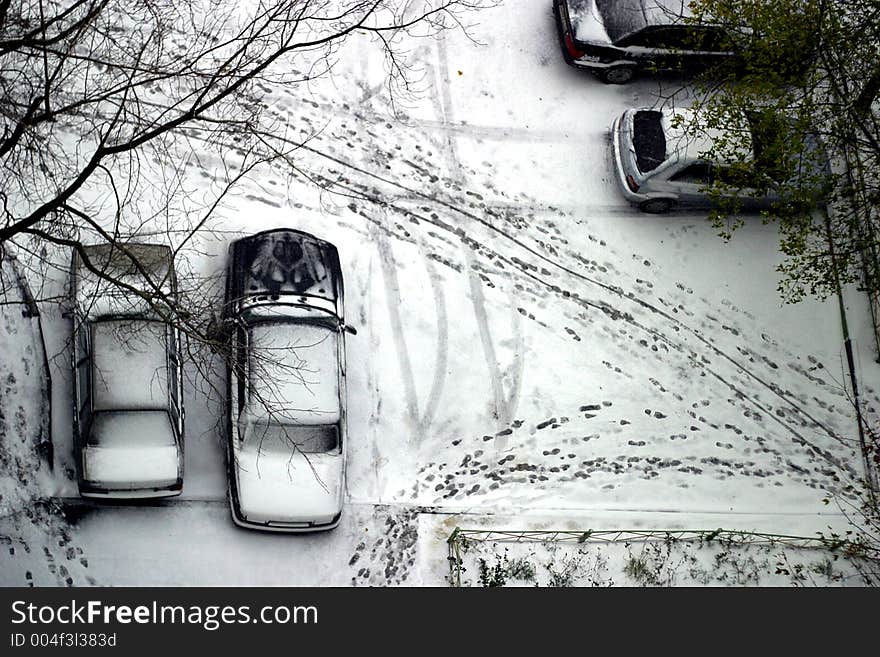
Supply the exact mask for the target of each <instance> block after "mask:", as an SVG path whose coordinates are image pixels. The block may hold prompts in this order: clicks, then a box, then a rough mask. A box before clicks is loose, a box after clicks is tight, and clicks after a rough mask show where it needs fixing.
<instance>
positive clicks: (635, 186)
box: [626, 174, 639, 192]
mask: <svg viewBox="0 0 880 657" xmlns="http://www.w3.org/2000/svg"><path fill="white" fill-rule="evenodd" d="M626 186H627V187H629V188H630V190H631V191H633V192H637V191H639V183H637V182H636V179H635V178H633V177H632V174H627V176H626Z"/></svg>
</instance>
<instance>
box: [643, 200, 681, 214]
mask: <svg viewBox="0 0 880 657" xmlns="http://www.w3.org/2000/svg"><path fill="white" fill-rule="evenodd" d="M673 205H675V204H674V203H673V202H672V201H671V200H670V199H668V198H652V199H648V200H647V201H644V202H642V203H641V204H640V205H639V210H641V211H642V212H649V213H651V214H663V213H664V212H669V211H670V210H671V209H672V206H673Z"/></svg>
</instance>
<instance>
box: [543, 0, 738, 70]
mask: <svg viewBox="0 0 880 657" xmlns="http://www.w3.org/2000/svg"><path fill="white" fill-rule="evenodd" d="M553 11H554V14H555V15H556V24H557V27H558V29H559V38H560V43H561V45H562V54H563V57H564V58H565V60H566V62H568V63H569V64H571V65H572V66H575V67H577V68H583V69H587V70H589V71H592V72H593V73H595V74H596V75H597V76H598V77H599V78H600V79H601V80H602V81H603V82H606V83H611V84H624V83H626V82H629V81H630V80H632V79H633V78H634V77H635V76H636V75H637V74H639V73H641V72H656V71H674V72H681V73H693V72H696V71H701V70H706V69H707V68H710V67H712V66H715V65H717V64H719V63H722V62H725V61H729V60H730V59H731V58H732V57H735V56H736V53H735V51H734V50H733V48H732V46H731V40H730V38H729V37H728V34H727V33H726V32H725V30H724V29H723V28H722V27H721V26H719V25H712V24H708V23H698V22H696V21H695V20H693V12H692V10H691V8H690V6H689V1H688V0H553Z"/></svg>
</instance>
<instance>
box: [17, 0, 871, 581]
mask: <svg viewBox="0 0 880 657" xmlns="http://www.w3.org/2000/svg"><path fill="white" fill-rule="evenodd" d="M478 20H479V25H477V26H476V27H474V28H473V30H472V33H471V34H472V36H473V37H474V38H475V40H476V41H477V42H478V43H474V42H473V41H471V40H469V39H467V38H465V37H464V36H462V35H461V34H458V33H450V34H448V35H447V36H446V37H445V38H444V39H438V40H432V41H422V42H414V43H413V47H414V48H415V49H416V52H415V53H414V54H415V56H416V58H417V59H418V60H419V61H420V62H421V63H422V64H423V65H424V67H425V69H424V70H425V76H424V78H423V80H422V89H421V93H420V95H419V97H418V98H416V99H413V100H411V101H409V103H408V104H406V105H405V106H403V107H402V108H400V107H398V113H397V114H395V112H394V111H393V108H392V106H391V104H390V103H389V101H388V98H387V96H386V95H385V94H384V93H383V91H382V88H381V81H382V67H381V62H380V61H379V60H376V61H374V60H373V59H371V58H369V57H366V56H365V55H366V53H367V52H369V51H367V50H366V49H365V50H361V51H353V50H350V51H349V52H348V53H344V54H343V59H342V60H341V61H340V62H339V65H338V67H337V70H336V72H335V74H334V76H333V77H332V79H325V80H318V81H315V82H314V83H313V84H312V85H311V87H310V88H309V89H308V90H306V89H305V88H304V87H295V88H293V87H287V88H282V87H276V88H270V87H266V88H264V89H263V91H264V92H265V96H264V98H263V101H264V102H265V103H266V104H267V105H268V106H269V107H270V109H271V112H272V113H273V115H274V116H275V118H276V119H277V120H278V121H279V122H280V123H281V124H283V125H287V127H288V130H289V131H290V134H291V135H292V136H293V135H296V136H300V137H304V136H307V135H309V134H312V133H315V132H316V131H317V134H316V135H315V136H314V137H313V138H312V139H311V140H310V141H309V142H308V147H307V148H306V149H301V150H300V151H298V153H297V158H299V162H301V163H302V165H303V167H304V168H306V169H310V170H312V171H315V170H320V172H321V173H322V174H323V175H324V176H325V177H327V178H332V179H334V180H336V181H337V189H340V190H344V189H348V190H350V191H351V192H352V194H351V196H350V197H346V196H342V195H333V194H328V193H326V192H323V193H322V192H319V191H318V190H317V189H316V188H315V187H314V186H313V185H311V184H310V183H309V182H308V181H307V180H306V179H305V178H304V177H302V176H301V175H300V174H298V173H290V172H287V171H281V170H280V168H270V167H263V168H262V169H261V170H259V171H256V172H255V173H254V175H253V176H252V177H251V179H249V180H248V181H246V182H245V183H243V185H242V186H241V187H240V188H239V189H238V191H237V192H236V193H235V194H234V195H233V196H231V197H229V198H228V199H227V200H226V202H225V204H224V206H223V207H222V208H221V209H220V211H219V213H218V218H217V219H216V220H215V223H214V227H215V228H216V229H217V232H216V233H215V234H213V235H210V236H208V235H206V236H204V237H203V238H202V240H201V243H199V244H195V245H193V250H192V252H191V253H190V254H189V259H188V264H187V266H189V267H191V268H192V269H194V270H196V271H198V272H200V273H217V274H220V273H222V271H223V267H224V264H225V262H224V255H225V252H226V247H227V244H228V241H229V240H231V239H233V238H234V237H235V236H236V235H238V234H242V233H248V232H255V231H258V230H262V229H266V228H271V227H277V226H288V227H294V228H298V229H302V230H306V231H310V232H313V233H315V234H316V235H319V236H320V237H322V238H324V239H327V240H329V241H331V242H333V243H335V244H336V245H337V247H338V248H339V252H340V256H341V259H342V267H343V271H344V275H345V281H346V288H347V289H346V305H347V319H348V321H349V322H350V323H352V324H354V325H355V326H356V327H357V328H358V335H357V336H355V337H350V338H349V339H348V343H347V344H348V347H347V349H348V423H349V425H348V426H349V444H348V458H349V461H348V482H347V500H348V502H347V505H346V511H345V513H344V517H343V521H342V524H341V525H340V527H339V528H338V529H336V530H334V531H333V532H331V533H328V534H324V535H318V536H306V537H303V536H295V537H290V536H266V535H263V534H259V533H254V532H248V531H243V530H238V529H235V528H234V527H233V525H232V522H231V520H230V518H229V513H228V509H227V507H226V504H225V491H226V479H225V469H224V460H223V459H224V456H223V441H224V436H223V435H222V433H221V432H220V431H219V428H218V427H219V426H220V425H219V424H218V413H219V412H220V408H221V407H220V405H219V400H217V399H216V398H215V399H213V400H212V399H209V398H208V397H207V396H206V395H205V394H204V391H205V390H207V389H210V386H209V385H205V382H204V381H200V380H196V379H197V375H196V373H195V368H194V367H191V368H190V370H191V373H190V378H191V386H190V389H189V391H188V395H187V398H186V400H185V403H186V409H187V436H186V463H185V484H184V492H183V495H182V496H181V497H180V498H179V499H175V500H172V501H167V502H163V503H159V504H155V505H149V506H134V507H131V506H125V505H112V506H96V505H92V504H87V503H84V502H80V501H78V500H77V499H76V482H75V478H74V477H73V453H72V443H71V435H70V407H69V404H68V403H67V400H69V399H70V394H71V390H70V385H71V384H70V377H69V373H68V372H67V371H66V368H67V362H68V361H67V359H66V357H63V356H61V357H58V358H56V359H55V360H53V400H54V402H55V403H54V405H53V409H52V419H53V442H54V448H55V469H54V472H55V478H54V481H53V484H52V485H51V488H52V490H47V491H45V492H47V493H51V494H52V495H54V496H56V497H58V498H60V499H62V500H63V504H64V507H65V509H66V512H67V514H68V515H67V517H68V523H69V527H67V528H66V531H67V532H68V533H69V536H68V538H67V541H66V543H65V545H64V546H63V547H61V548H59V549H57V550H55V549H53V550H50V552H51V554H49V553H48V552H47V553H46V554H43V553H41V552H39V551H36V550H31V551H30V552H27V551H25V550H21V549H19V550H15V551H14V553H6V552H4V553H3V554H2V556H0V583H3V584H24V583H25V582H26V581H31V580H27V579H26V574H25V573H29V574H30V577H31V578H32V581H35V582H36V583H37V584H55V583H62V582H64V581H66V579H67V577H70V579H71V580H72V582H73V583H74V584H87V583H91V584H108V585H112V584H147V585H150V584H224V583H228V584H242V585H244V584H310V585H323V584H327V585H330V584H347V583H356V584H357V583H363V584H373V585H383V584H404V583H406V584H428V585H443V584H445V583H446V580H445V576H446V574H447V572H448V568H447V565H446V560H445V557H446V546H445V543H444V542H443V539H444V537H445V536H446V535H448V533H449V532H451V530H452V529H453V528H454V527H455V526H463V527H465V526H468V525H469V524H471V525H479V526H481V527H486V526H493V527H496V528H504V529H529V528H534V527H538V526H540V527H543V528H554V527H555V528H570V527H581V528H593V529H613V528H620V527H625V526H632V527H641V528H662V529H668V528H681V527H688V528H699V527H705V528H714V527H725V528H728V529H744V530H761V531H765V532H785V533H799V534H805V535H810V534H812V533H814V532H816V531H821V530H823V529H825V528H826V527H827V526H829V525H832V526H835V527H842V526H843V524H844V523H843V521H842V519H841V518H840V517H839V516H838V515H836V514H834V513H833V507H828V506H826V505H824V504H823V503H822V498H823V497H824V493H823V489H824V488H826V487H829V486H833V484H834V481H835V478H836V477H837V476H838V475H839V474H841V473H845V472H856V473H857V472H858V471H859V468H860V460H859V458H858V453H857V451H856V450H855V439H856V423H855V417H854V415H855V414H854V411H853V408H852V405H851V403H850V402H849V401H848V398H847V393H846V389H845V388H846V385H845V381H847V378H846V374H845V372H846V370H845V368H844V361H843V359H842V357H843V337H842V332H841V323H840V316H839V312H838V306H837V301H836V300H834V299H832V300H828V301H827V302H825V303H820V302H817V301H807V302H804V303H802V304H799V305H796V306H783V305H782V304H781V303H780V301H779V298H778V295H777V291H776V285H777V278H778V277H777V274H776V272H775V270H774V268H775V266H776V265H777V264H778V262H779V256H778V253H777V249H776V247H777V244H776V232H775V229H774V228H773V227H772V226H765V225H762V224H761V222H760V220H759V219H756V218H752V219H750V220H749V221H748V222H747V225H746V226H745V227H744V228H743V229H741V230H740V231H739V232H738V233H737V234H736V235H735V237H734V239H733V240H732V241H731V242H730V243H724V242H723V241H722V240H721V239H719V238H718V237H717V236H716V234H715V230H714V229H713V228H712V227H711V226H710V225H709V224H708V222H707V221H706V220H705V218H704V216H702V215H700V214H680V215H670V216H660V217H658V216H652V215H644V214H641V213H639V212H638V211H637V210H635V209H634V208H632V207H630V206H629V205H627V204H626V203H625V202H624V201H623V199H622V198H621V197H620V195H619V192H618V190H617V189H616V188H615V186H614V181H613V178H612V175H611V171H610V164H609V159H608V143H607V137H606V135H607V129H608V126H609V124H610V123H611V121H612V119H613V118H614V117H615V116H616V115H617V114H618V113H620V112H622V111H623V110H624V109H625V108H626V107H629V106H641V105H653V104H654V103H656V102H657V98H658V94H659V93H660V91H661V90H660V88H659V86H658V83H657V82H656V81H651V80H640V81H636V82H635V83H632V84H630V85H626V86H619V87H618V86H605V85H602V84H601V83H600V82H598V81H597V80H596V79H594V78H592V77H591V76H589V75H587V74H584V73H583V72H580V71H576V70H574V69H572V68H570V67H568V66H566V64H565V63H564V61H563V60H562V56H561V54H560V52H559V46H558V41H557V36H556V32H555V26H554V23H553V17H552V14H551V11H550V2H549V0H548V1H543V0H542V1H541V2H535V1H533V0H506V1H505V2H504V3H503V4H502V5H501V6H500V7H498V8H497V9H493V10H490V11H487V12H485V13H483V14H481V15H480V16H478ZM664 84H666V85H673V86H674V85H675V84H676V83H675V82H674V81H669V80H667V81H665V83H664ZM665 91H666V92H668V91H669V89H668V88H667V89H666V90H665ZM192 137H193V143H197V142H198V132H197V131H193V134H192ZM196 155H197V156H196V157H191V158H189V159H188V160H187V162H188V169H187V176H188V178H189V179H190V180H191V181H196V182H197V181H199V180H210V179H212V178H213V177H215V176H217V175H218V173H219V172H220V171H221V170H222V167H223V164H224V163H222V162H215V161H211V160H210V159H209V158H207V157H198V153H197V154H196ZM229 157H230V160H229V161H230V162H232V161H233V160H234V158H235V154H234V153H230V155H229ZM227 164H228V162H227ZM846 301H847V312H848V320H849V323H850V330H851V331H852V332H853V334H854V337H855V338H856V341H857V346H858V349H859V366H860V374H861V376H862V380H861V383H862V390H861V392H862V394H863V395H864V396H865V397H866V399H867V401H868V403H869V404H870V405H872V406H875V407H878V406H880V404H878V401H877V394H878V387H877V386H878V384H880V382H878V376H877V374H878V370H877V368H878V366H877V365H876V363H875V362H874V359H875V354H874V353H873V351H872V350H873V344H872V338H871V334H870V322H869V319H868V316H867V313H868V308H867V301H866V299H865V298H864V297H863V295H861V294H860V293H858V292H856V291H854V290H849V291H847V299H846ZM44 328H45V331H46V339H47V342H48V351H49V352H50V354H52V353H60V352H61V350H62V349H63V348H64V345H65V343H66V340H67V339H68V338H69V331H70V327H69V325H68V322H67V321H66V320H63V319H62V318H61V317H60V314H59V312H58V310H57V309H53V308H51V307H46V308H45V309H44ZM219 381H220V378H219V376H218V378H217V379H216V380H212V381H210V382H208V383H211V384H218V383H219ZM4 439H5V437H4ZM603 524H604V526H602V525H603ZM8 525H9V522H8V521H7V520H6V519H0V533H4V534H12V533H14V531H15V530H14V528H10V527H9V526H8ZM23 540H25V539H23ZM65 559H67V561H68V562H69V566H70V567H69V568H68V569H67V571H66V572H67V573H68V575H65V577H63V578H59V577H58V574H57V572H58V571H57V569H56V568H55V567H54V565H53V566H52V567H49V565H50V564H54V562H57V561H59V560H61V561H63V560H65ZM74 565H75V567H74Z"/></svg>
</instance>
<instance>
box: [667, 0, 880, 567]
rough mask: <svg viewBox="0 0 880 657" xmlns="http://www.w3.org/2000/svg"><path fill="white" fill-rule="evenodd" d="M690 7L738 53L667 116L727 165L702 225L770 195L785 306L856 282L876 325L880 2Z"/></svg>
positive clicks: (845, 505)
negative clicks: (688, 108)
mask: <svg viewBox="0 0 880 657" xmlns="http://www.w3.org/2000/svg"><path fill="white" fill-rule="evenodd" d="M690 7H691V9H692V12H693V16H692V17H691V18H689V19H688V20H693V21H695V22H709V23H715V24H720V25H721V26H723V27H724V28H725V32H726V33H727V34H728V35H729V38H730V40H731V44H730V45H731V49H732V50H734V51H735V52H736V53H737V56H736V57H735V58H731V60H730V61H729V62H727V63H725V64H723V65H721V66H720V67H717V68H715V69H713V70H711V71H709V72H708V73H707V74H706V75H705V76H704V77H703V78H702V79H700V80H699V81H698V84H697V85H696V91H697V93H696V100H695V102H694V104H693V108H692V110H693V111H692V112H687V113H684V114H682V115H681V118H680V119H678V120H679V123H680V124H681V126H680V127H681V129H683V130H684V131H685V132H686V133H690V136H691V137H693V138H699V137H701V136H705V135H706V133H712V134H713V136H716V137H718V138H717V139H716V140H715V141H714V143H712V142H711V141H709V140H707V142H706V143H712V145H711V146H709V147H708V149H707V150H706V151H705V152H704V154H705V157H706V159H708V160H710V161H713V162H720V163H725V164H726V165H727V166H723V167H719V170H720V169H722V168H723V170H724V175H717V176H716V177H714V179H713V180H711V181H708V182H707V183H706V190H707V191H708V193H709V194H710V195H711V196H713V197H714V199H715V201H716V205H715V209H714V210H713V211H712V213H711V219H712V221H713V222H714V223H715V225H716V226H717V227H718V228H719V230H720V232H721V233H722V235H725V236H730V235H731V234H732V232H733V231H734V230H736V229H737V228H738V227H739V226H741V225H742V223H743V222H742V219H740V218H739V216H738V214H739V211H740V210H741V209H742V205H743V202H744V200H746V199H748V198H749V197H750V196H758V195H765V194H768V193H771V194H773V195H775V197H776V199H777V200H776V201H775V202H774V203H773V205H772V207H771V208H770V209H769V210H766V211H765V212H764V215H765V220H766V221H775V222H777V223H778V225H779V228H780V250H781V252H782V253H783V254H784V256H785V259H784V261H783V262H782V264H781V265H780V266H779V270H780V273H781V282H780V286H779V290H780V293H781V294H782V296H783V298H784V299H785V300H786V301H789V302H794V301H798V300H800V299H802V298H804V296H806V295H811V296H816V297H819V298H826V297H828V296H831V295H838V296H839V293H840V290H841V288H842V286H843V285H846V284H850V283H857V284H859V285H861V286H862V287H863V288H864V289H865V290H866V291H867V292H868V295H869V298H870V299H871V304H872V310H873V313H874V317H875V327H877V326H878V322H877V316H878V314H880V313H878V309H880V302H878V301H880V225H878V221H880V181H878V174H880V100H878V96H880V0H692V1H691V2H690ZM878 335H880V333H878ZM847 342H848V340H847ZM847 347H849V345H848V344H847ZM848 354H849V352H848ZM853 385H854V389H855V380H854V379H853ZM853 404H854V405H855V407H856V409H857V413H858V414H859V425H860V436H859V438H860V444H861V449H862V453H863V456H864V461H865V479H864V480H862V481H850V482H845V483H844V485H843V488H842V490H841V491H838V495H837V497H835V501H836V503H837V505H838V506H839V507H840V508H841V510H842V511H843V512H844V513H845V514H846V515H847V516H848V517H849V519H850V521H851V524H852V525H853V528H854V531H853V533H852V535H848V536H847V537H846V538H847V540H848V541H853V543H851V544H852V545H857V546H858V548H859V550H861V551H863V552H864V553H866V554H870V555H873V556H876V554H877V552H878V550H880V508H878V489H877V485H876V475H877V472H878V470H880V435H878V432H877V431H876V430H875V429H874V428H873V427H874V426H875V424H876V422H875V420H876V418H874V417H868V414H866V413H865V409H863V408H862V404H861V403H860V401H859V399H858V397H857V396H855V397H854V399H853ZM832 537H833V536H832ZM866 581H867V580H866ZM870 581H873V582H876V573H871V579H870Z"/></svg>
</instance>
